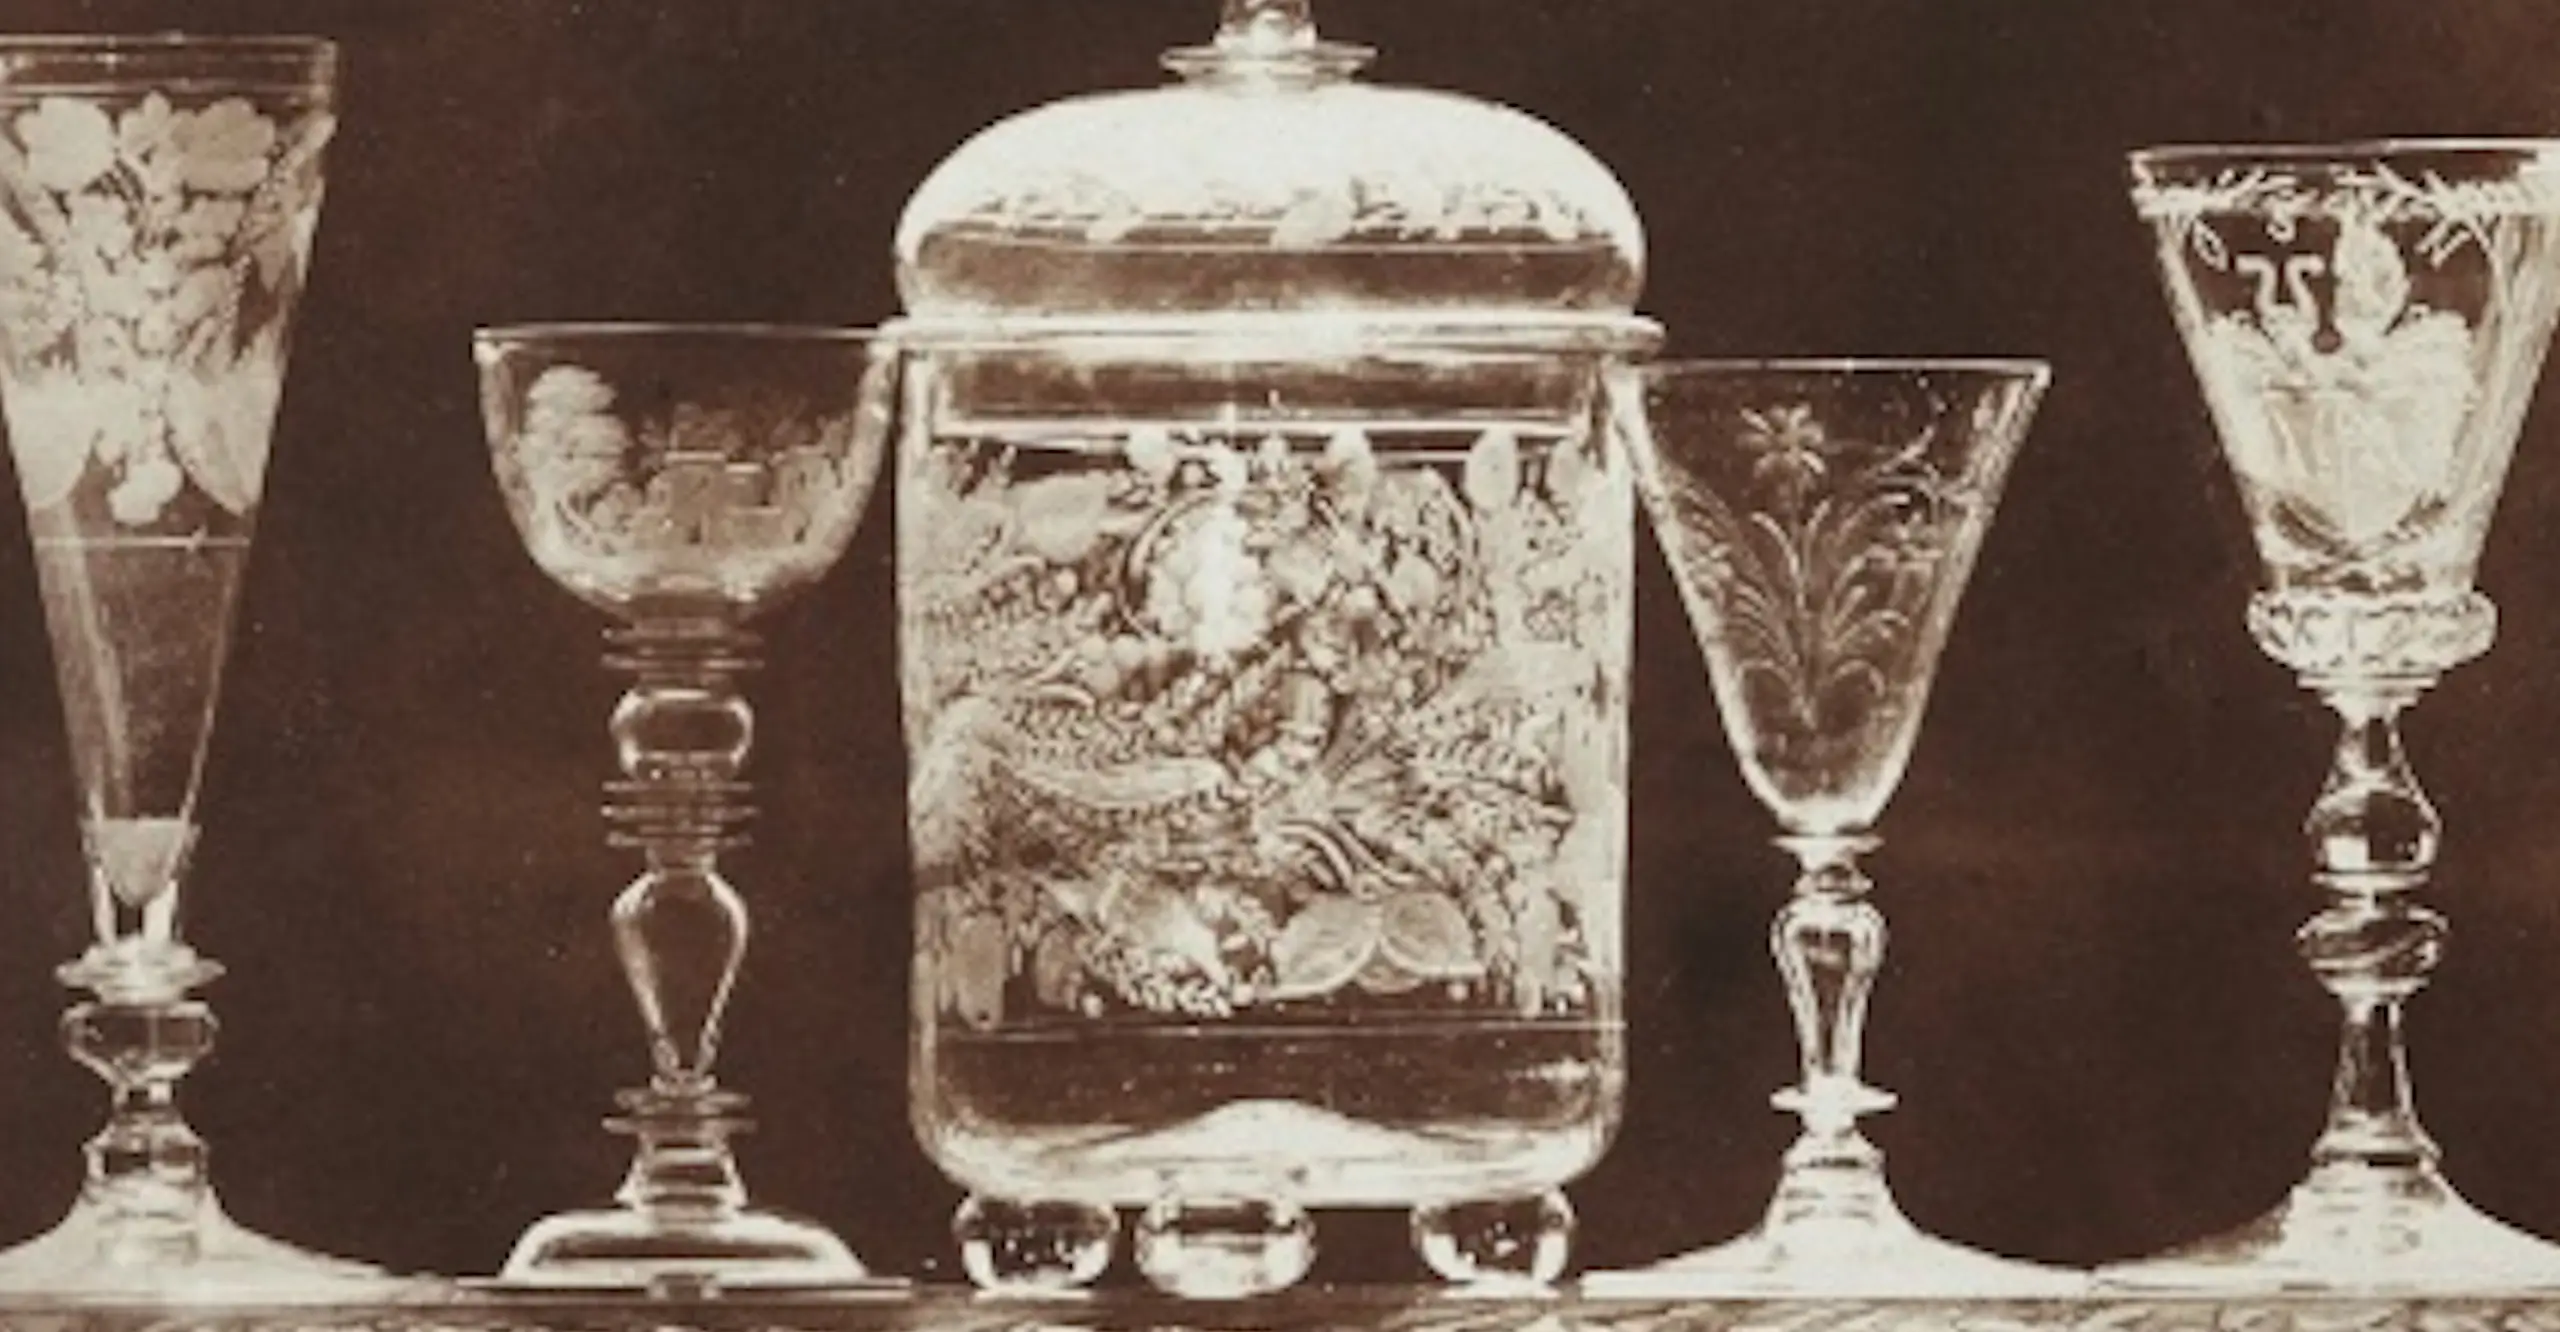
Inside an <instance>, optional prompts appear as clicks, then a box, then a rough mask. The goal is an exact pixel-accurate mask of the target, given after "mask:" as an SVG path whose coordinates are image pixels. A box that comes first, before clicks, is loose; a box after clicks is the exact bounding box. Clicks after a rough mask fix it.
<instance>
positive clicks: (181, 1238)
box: [62, 997, 215, 1263]
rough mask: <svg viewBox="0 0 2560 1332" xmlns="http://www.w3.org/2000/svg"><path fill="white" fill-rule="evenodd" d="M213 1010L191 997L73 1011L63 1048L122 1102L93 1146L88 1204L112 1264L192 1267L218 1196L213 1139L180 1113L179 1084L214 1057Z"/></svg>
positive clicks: (66, 1017)
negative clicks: (208, 1142)
mask: <svg viewBox="0 0 2560 1332" xmlns="http://www.w3.org/2000/svg"><path fill="white" fill-rule="evenodd" d="M214 1030H215V1023H214V1020H213V1010H211V1009H210V1008H208V1007H206V1006H205V1005H204V1004H202V1003H200V1002H198V1001H196V1000H193V999H185V998H176V997H171V998H167V999H160V1000H154V1001H145V1002H136V1003H126V1002H119V1001H117V1000H114V999H101V1000H99V1001H97V1002H92V1003H81V1004H76V1005H73V1006H72V1008H71V1009H70V1011H68V1012H66V1013H64V1014H63V1017H62V1040H63V1045H64V1046H65V1048H67V1049H69V1050H70V1052H71V1055H72V1057H73V1058H74V1059H77V1060H78V1061H80V1063H81V1064H83V1065H85V1066H86V1067H87V1068H89V1069H90V1070H91V1071H92V1072H94V1073H96V1074H97V1075H98V1076H99V1077H101V1078H103V1079H105V1080H106V1083H107V1086H108V1088H109V1089H110V1090H111V1091H112V1093H113V1095H114V1102H113V1107H112V1109H110V1110H109V1112H108V1116H107V1123H106V1127H104V1128H102V1129H100V1130H99V1131H98V1135H97V1136H96V1137H93V1138H91V1139H90V1140H89V1143H88V1147H87V1149H86V1153H85V1155H86V1157H87V1167H88V1168H87V1179H86V1181H85V1182H84V1184H83V1185H82V1187H81V1194H80V1203H81V1206H82V1207H83V1208H84V1209H86V1210H88V1211H90V1212H91V1213H92V1214H93V1216H94V1217H95V1218H96V1220H97V1222H98V1223H99V1227H100V1234H101V1242H102V1243H103V1244H104V1245H105V1246H106V1248H107V1250H108V1252H107V1253H105V1254H104V1255H102V1257H104V1258H105V1259H106V1260H107V1261H109V1262H118V1263H122V1262H136V1263H159V1262H189V1261H193V1260H194V1258H195V1257H196V1252H195V1250H196V1246H197V1244H198V1242H199V1239H200V1237H201V1235H202V1233H203V1232H202V1229H201V1226H200V1224H199V1223H200V1221H201V1220H202V1218H203V1216H204V1209H205V1207H206V1205H207V1203H208V1202H209V1201H210V1200H211V1198H212V1192H213V1191H212V1186H211V1183H210V1182H209V1175H208V1173H207V1165H208V1160H207V1158H208V1153H207V1151H206V1148H205V1144H204V1139H202V1138H200V1137H198V1136H196V1131H195V1130H194V1129H193V1128H191V1127H189V1126H188V1124H187V1121H186V1119H185V1118H184V1117H183V1116H181V1115H180V1114H179V1113H178V1105H177V1090H178V1080H179V1079H180V1078H183V1077H185V1076H186V1075H187V1072H188V1070H190V1069H192V1068H194V1067H195V1066H196V1064H197V1063H198V1062H199V1061H201V1060H202V1059H203V1058H204V1057H205V1056H206V1055H208V1054H210V1053H212V1052H213V1037H214Z"/></svg>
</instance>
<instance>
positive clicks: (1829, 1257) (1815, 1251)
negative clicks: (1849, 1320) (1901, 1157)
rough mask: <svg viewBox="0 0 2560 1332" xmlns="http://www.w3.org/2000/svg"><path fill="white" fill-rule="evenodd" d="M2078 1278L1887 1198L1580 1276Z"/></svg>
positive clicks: (2008, 1293)
mask: <svg viewBox="0 0 2560 1332" xmlns="http://www.w3.org/2000/svg"><path fill="white" fill-rule="evenodd" d="M2088 1284H2089V1279H2088V1277H2087V1275H2086V1274H2084V1273H2080V1272H2075V1271H2071V1270H2068V1269H2065V1268H2058V1267H2043V1266H2039V1265H2037V1264H2034V1263H2024V1262H2018V1261H2016V1260H2013V1259H2008V1258H2001V1257H1997V1256H1995V1255H1992V1254H1987V1253H1983V1252H1981V1251H1979V1250H1976V1249H1968V1248H1965V1247H1964V1246H1962V1245H1958V1244H1950V1243H1948V1242H1946V1241H1945V1240H1941V1239H1936V1238H1933V1237H1931V1236H1929V1235H1925V1234H1922V1233H1921V1232H1920V1231H1919V1230H1918V1229H1917V1228H1916V1227H1914V1226H1913V1225H1912V1224H1911V1223H1910V1222H1909V1221H1907V1220H1905V1219H1904V1218H1903V1216H1902V1213H1901V1212H1900V1211H1899V1210H1897V1209H1895V1208H1893V1206H1892V1204H1891V1200H1890V1199H1887V1200H1885V1202H1884V1205H1883V1207H1882V1208H1880V1209H1878V1210H1874V1211H1869V1212H1862V1213H1854V1214H1849V1215H1831V1216H1811V1217H1792V1218H1786V1219H1784V1220H1777V1219H1775V1218H1773V1221H1772V1222H1771V1223H1767V1224H1763V1225H1762V1226H1761V1228H1760V1229H1758V1230H1755V1231H1753V1232H1752V1233H1750V1234H1748V1235H1745V1236H1743V1237H1742V1238H1740V1239H1737V1240H1734V1241H1732V1242H1730V1243H1727V1244H1719V1245H1717V1246H1715V1247H1714V1248H1711V1249H1704V1250H1701V1251H1699V1252H1697V1253H1692V1254H1687V1255H1684V1256H1682V1257H1678V1258H1669V1259H1665V1260H1664V1261H1662V1262H1660V1263H1656V1264H1654V1265H1653V1266H1651V1267H1647V1268H1641V1269H1638V1270H1636V1271H1632V1272H1595V1273H1592V1274H1590V1275H1588V1276H1585V1277H1584V1278H1582V1290H1583V1292H1584V1293H1585V1294H1589V1295H1595V1296H1599V1297H1601V1298H1604V1299H1616V1298H1631V1299H1742V1298H1755V1297H1759V1298H1767V1297H1775V1298H1785V1299H1795V1298H1814V1299H1833V1298H1838V1299H1976V1298H1979V1299H2041V1298H2057V1297H2067V1296H2072V1295H2078V1294H2081V1293H2083V1292H2085V1291H2086V1290H2087V1289H2088Z"/></svg>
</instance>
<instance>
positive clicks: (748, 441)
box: [475, 325, 896, 1295]
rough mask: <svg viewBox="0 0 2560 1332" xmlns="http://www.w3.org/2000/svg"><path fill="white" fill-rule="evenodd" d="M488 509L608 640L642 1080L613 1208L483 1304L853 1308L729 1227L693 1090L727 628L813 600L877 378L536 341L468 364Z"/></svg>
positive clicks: (771, 1236)
mask: <svg viewBox="0 0 2560 1332" xmlns="http://www.w3.org/2000/svg"><path fill="white" fill-rule="evenodd" d="M475 346H476V350H477V353H478V359H479V364H480V371H481V388H482V397H483V403H484V406H485V409H486V412H487V419H488V433H489V443H490V448H491V451H492V460H493V463H494V465H495V468H496V472H497V478H498V484H499V488H500V490H501V491H502V492H503V493H504V495H505V497H506V502H507V508H508V512H509V513H510V514H511V515H512V516H513V517H514V519H515V523H516V529H517V532H518V534H519V535H520V536H522V538H523V539H524V543H525V548H526V549H527V550H528V551H530V552H531V553H532V555H533V559H534V562H535V563H536V564H537V565H539V566H540V567H541V568H542V570H543V572H544V573H546V574H549V575H550V576H551V578H552V579H553V580H554V581H556V582H558V583H559V584H560V585H561V586H563V587H565V588H567V589H569V590H570V591H571V592H573V593H575V594H577V595H578V596H579V597H581V598H582V599H584V600H585V601H587V602H588V603H589V604H591V605H593V606H595V607H596V608H597V609H599V610H602V611H604V612H605V613H607V614H608V615H611V616H612V617H613V618H614V619H615V621H616V622H617V624H616V627H615V628H614V629H613V630H611V631H610V632H608V634H607V635H606V640H607V642H608V643H609V644H610V646H611V652H610V655H609V656H608V658H607V660H608V664H610V665H612V666H613V667H615V668H617V669H619V670H622V671H625V672H627V673H629V674H630V675H631V676H632V684H631V687H630V689H629V690H628V692H626V693H625V694H624V695H623V696H622V701H621V703H620V705H619V706H617V707H616V708H615V709H614V713H613V719H612V726H611V730H612V735H613V740H614V746H615V750H616V753H617V755H618V757H619V759H620V763H621V767H622V778H621V779H620V780H618V781H615V782H612V783H610V784H609V785H608V787H607V793H606V805H605V816H606V818H607V819H608V820H610V821H611V822H612V824H613V827H614V832H613V841H614V843H615V844H616V845H618V846H624V847H628V848H631V849H633V850H636V851H638V852H639V853H640V854H641V857H642V859H643V861H644V862H645V865H646V868H645V870H644V871H643V872H642V874H641V875H640V877H639V878H638V879H637V880H635V881H634V882H633V883H632V884H631V886H630V887H628V888H627V889H625V890H624V891H623V893H622V895H621V897H619V898H618V899H617V900H616V901H615V902H614V904H613V910H612V927H613V939H614V948H615V952H616V953H617V954H618V955H619V957H620V958H621V961H622V967H623V971H624V974H625V976H626V977H627V978H628V979H629V981H630V983H631V992H632V996H633V998H634V999H635V1000H636V1001H637V1003H638V1005H639V1009H640V1016H641V1019H642V1022H643V1025H644V1027H645V1029H646V1032H647V1035H648V1040H649V1049H650V1054H651V1076H650V1079H649V1085H648V1086H646V1087H645V1088H637V1089H633V1090H629V1091H625V1092H623V1093H622V1094H621V1096H620V1097H619V1098H618V1099H619V1103H620V1107H621V1111H622V1113H621V1114H620V1115H619V1116H617V1117H616V1118H614V1119H612V1120H610V1121H608V1127H610V1128H612V1129H613V1130H614V1131H615V1132H617V1133H621V1134H624V1135H626V1136H629V1137H631V1138H632V1139H634V1141H635V1144H636V1151H635V1155H634V1159H633V1161H632V1165H631V1171H630V1174H629V1176H628V1177H627V1178H626V1179H625V1180H624V1182H623V1185H622V1188H621V1190H620V1191H619V1192H618V1193H617V1194H616V1195H615V1198H616V1201H617V1203H618V1204H619V1205H618V1206H615V1207H608V1208H600V1209H595V1210H589V1211H575V1212H566V1213H562V1214H560V1215H557V1216H552V1217H548V1218H545V1219H543V1220H541V1221H539V1222H536V1223H535V1224H534V1225H533V1227H532V1228H531V1229H529V1230H527V1231H526V1232H525V1234H524V1236H523V1238H521V1239H520V1240H519V1241H518V1242H517V1244H516V1248H515V1252H514V1253H513V1255H512V1256H510V1257H509V1258H508V1260H507V1265H506V1267H505V1269H504V1270H503V1271H502V1272H501V1274H500V1275H499V1278H498V1280H497V1282H496V1283H495V1284H496V1285H498V1286H499V1287H501V1288H506V1289H516V1290H552V1289H571V1290H627V1291H647V1292H651V1293H656V1294H669V1295H679V1294H681V1295H699V1294H713V1293H717V1292H719V1291H721V1290H740V1289H759V1290H773V1289H799V1290H809V1289H826V1290H844V1289H869V1288H884V1287H886V1288H894V1286H895V1285H896V1283H894V1282H889V1281H884V1280H881V1279H878V1278H874V1277H872V1276H871V1275H870V1274H869V1273H868V1272H867V1271H866V1270H865V1269H864V1267H863V1266H862V1264H861V1263H859V1262H857V1261H856V1260H855V1258H854V1256H853V1254H852V1252H851V1251H850V1250H848V1249H847V1248H846V1247H845V1245H844V1243H843V1241H841V1240H839V1239H837V1238H836V1237H835V1236H834V1235H832V1234H830V1233H828V1232H827V1231H826V1230H825V1229H823V1228H821V1227H819V1226H817V1225H815V1224H813V1223H811V1222H808V1221H805V1220H801V1219H799V1218H796V1217H791V1216H787V1215H784V1214H781V1213H778V1212H773V1211H768V1210H765V1209H763V1208H757V1207H752V1206H750V1205H749V1204H748V1201H747V1193H746V1188H745V1186H744V1185H743V1184H742V1183H741V1182H740V1179H739V1176H738V1170H737V1165H736V1162H735V1160H734V1159H733V1157H732V1155H731V1150H730V1142H729V1140H730V1139H731V1138H732V1137H733V1136H735V1135H736V1134H738V1133H740V1132H742V1131H744V1130H745V1129H746V1128H747V1127H748V1122H747V1120H746V1119H745V1118H744V1117H743V1115H742V1112H743V1111H744V1109H745V1107H746V1098H745V1097H743V1096H741V1095H738V1094H737V1093H735V1092H732V1091H729V1090H727V1089H725V1088H723V1087H722V1086H721V1085H720V1083H719V1080H718V1079H717V1078H716V1077H715V1076H713V1063H714V1061H715V1059H716V1058H717V1056H718V1053H719V1045H720V1034H721V1021H722V1017H723V1015H724V1013H725V1012H726V1010H727V1007H728V1003H729V997H730V992H731V989H732V988H733V987H734V985H735V984H736V982H737V977H738V968H739V964H740V963H741V961H743V959H744V957H745V953H746V945H747V908H746V903H745V901H744V899H743V898H741V897H740V896H739V894H738V892H737V890H736V889H735V888H733V887H732V886H731V885H730V883H729V881H728V880H727V879H726V878H724V877H723V876H722V875H721V873H720V869H719V865H718V860H719V854H720V851H721V849H722V848H723V847H726V846H729V845H732V844H734V843H735V842H737V841H738V840H739V837H740V833H741V830H742V828H743V827H744V825H745V823H746V822H747V820H748V819H749V817H750V816H751V810H750V809H749V807H748V805H747V798H748V795H749V787H748V784H747V782H746V781H745V780H744V779H743V776H742V773H743V771H744V768H745V765H746V760H747V754H748V750H749V747H750V745H751V743H752V741H753V739H754V731H755V727H754V714H753V712H752V711H751V710H750V709H749V708H748V706H747V702H746V699H745V697H744V696H743V695H742V693H741V692H740V688H739V681H740V678H741V676H743V674H744V673H745V672H747V671H748V670H751V669H753V667H754V666H755V654H756V648H757V642H756V639H755V637H754V636H753V635H752V634H751V633H749V632H748V631H747V629H746V627H745V626H746V623H747V621H748V620H749V619H750V618H752V617H753V616H755V615H756V614H757V613H759V612H761V611H763V610H765V609H767V608H769V607H770V606H772V605H773V604H774V603H775V602H777V601H780V600H781V599H783V598H785V597H787V596H789V595H790V594H792V593H794V592H797V591H799V590H800V589H802V588H804V587H806V586H807V585H809V584H810V583H813V582H815V581H816V580H817V578H818V576H819V575H820V574H822V573H824V572H826V570H827V569H828V567H829V566H831V565H832V564H834V562H835V561H836V558H837V557H838V556H840V555H841V554H843V552H844V547H845V543H846V542H847V541H848V540H850V539H851V537H852V535H853V531H854V528H855V526H856V525H857V524H858V523H859V522H860V521H861V517H862V510H863V505H864V503H865V501H866V500H867V499H868V498H869V496H870V493H871V486H872V482H873V479H874V478H875V477H876V476H877V474H878V471H879V463H880V446H881V442H882V439H883V437H884V431H885V426H886V421H887V410H888V405H889V401H890V398H891V389H892V385H893V383H894V379H895V375H894V371H895V360H894V358H892V357H890V356H889V355H888V354H887V353H886V352H885V351H880V352H878V353H877V354H875V348H874V345H873V343H872V342H871V340H870V339H869V338H868V337H867V336H866V335H864V334H861V333H855V332H847V331H839V330H832V329H792V328H772V327H748V326H725V327H724V326H676V325H555V326H548V327H534V328H517V329H492V330H486V331H483V332H482V333H481V334H480V335H479V337H478V339H477V342H476V344H475Z"/></svg>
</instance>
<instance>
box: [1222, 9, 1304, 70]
mask: <svg viewBox="0 0 2560 1332" xmlns="http://www.w3.org/2000/svg"><path fill="white" fill-rule="evenodd" d="M1226 4H1227V12H1226V17H1225V19H1223V20H1222V21H1221V22H1220V23H1219V24H1218V45H1219V47H1220V48H1222V49H1224V50H1228V51H1234V52H1237V53H1239V54H1245V55H1255V56H1265V57H1268V56H1276V55H1282V54H1285V53H1287V52H1291V51H1304V50H1307V49H1309V48H1311V47H1313V46H1314V45H1315V44H1316V18H1315V7H1314V5H1313V4H1312V3H1311V0H1226Z"/></svg>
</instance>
